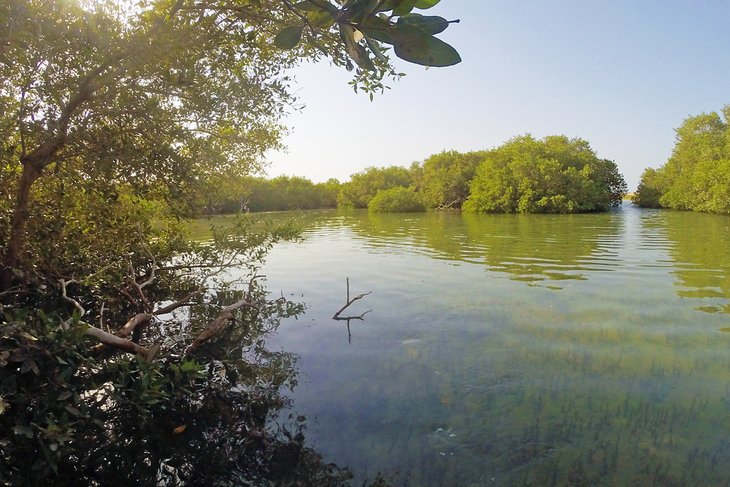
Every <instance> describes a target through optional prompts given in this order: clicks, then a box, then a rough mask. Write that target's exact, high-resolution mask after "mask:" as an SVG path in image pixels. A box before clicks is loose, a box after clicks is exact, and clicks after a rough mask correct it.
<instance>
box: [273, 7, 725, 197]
mask: <svg viewBox="0 0 730 487" xmlns="http://www.w3.org/2000/svg"><path fill="white" fill-rule="evenodd" d="M423 13H424V14H426V13H427V14H429V15H431V14H432V15H441V16H443V17H445V18H447V19H449V20H451V19H460V23H458V24H452V25H451V26H450V27H449V28H448V29H447V30H446V31H445V32H443V33H442V34H439V37H440V38H441V39H443V40H444V41H446V42H448V43H449V44H451V45H452V46H454V47H455V48H456V49H457V50H458V51H459V53H460V54H461V57H462V62H461V63H460V64H458V65H456V66H452V67H447V68H429V69H426V68H423V67H422V66H417V65H414V64H409V63H406V62H403V61H401V60H396V61H395V64H396V67H397V70H398V71H401V72H404V73H406V76H405V77H403V78H402V79H400V80H399V81H393V82H390V83H389V85H390V88H391V89H390V90H386V92H385V93H384V94H382V95H378V96H376V97H375V100H374V101H372V102H371V101H370V99H369V98H368V96H367V95H365V94H362V93H360V94H356V93H354V92H353V90H352V88H351V87H350V86H349V85H348V84H347V82H348V81H349V80H350V76H349V75H348V73H347V72H346V71H344V70H342V69H339V68H336V67H334V66H330V65H329V64H328V63H326V62H325V63H318V64H305V65H303V66H301V67H299V68H297V69H296V70H295V71H294V73H293V74H294V75H295V76H296V80H297V87H296V93H297V96H298V97H299V101H300V102H301V103H302V104H304V105H305V107H304V108H303V109H302V110H300V111H294V112H293V113H291V114H290V116H289V117H288V118H287V119H286V120H285V123H286V124H287V125H288V126H289V127H290V131H289V133H288V135H287V136H285V138H284V141H283V142H284V144H285V145H286V146H287V149H286V151H282V152H272V153H269V154H268V155H267V158H268V160H269V162H270V165H269V167H268V170H267V174H268V175H269V176H272V177H273V176H278V175H281V174H285V175H290V176H291V175H296V176H304V177H307V178H309V179H311V180H312V181H315V182H320V181H325V180H327V179H329V178H337V179H339V180H340V181H346V180H348V179H349V176H350V175H351V174H353V173H356V172H359V171H361V170H363V169H365V168H366V167H369V166H389V165H401V166H408V165H410V164H411V163H412V162H414V161H423V160H425V159H426V158H427V157H428V156H429V155H431V154H434V153H438V152H441V151H444V150H458V151H462V152H463V151H471V150H481V149H490V148H493V147H497V146H499V145H501V144H502V143H504V142H505V141H507V140H508V139H510V138H512V137H514V136H517V135H523V134H526V133H530V134H532V135H533V136H535V137H544V136H547V135H567V136H569V137H580V138H583V139H585V140H587V141H588V142H590V144H591V147H592V148H593V149H594V150H595V151H596V153H597V154H598V156H599V157H601V158H606V159H611V160H613V161H615V162H616V164H617V165H618V167H619V170H620V171H621V173H622V174H623V175H624V178H625V179H626V182H627V183H628V187H629V190H630V191H631V190H633V189H634V188H635V187H636V185H637V184H638V182H639V178H640V176H641V173H642V171H643V170H644V169H645V168H647V167H658V166H660V165H662V164H664V163H665V162H666V160H667V158H668V157H669V156H670V154H671V151H672V148H673V146H674V141H675V132H674V129H675V128H677V127H678V126H679V125H681V123H682V121H683V120H684V119H686V118H687V117H688V116H691V115H697V114H699V113H702V112H711V111H719V110H720V109H721V108H722V107H723V106H724V105H726V104H730V62H728V52H729V51H730V1H729V0H718V1H702V0H694V1H679V0H632V1H624V0H610V1H609V0H603V1H594V0H575V1H573V0H566V1H557V0H521V1H516V0H502V1H492V0H442V1H441V3H440V4H439V5H437V6H436V7H434V8H432V9H430V10H428V11H424V12H423Z"/></svg>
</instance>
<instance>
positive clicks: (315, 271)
mask: <svg viewBox="0 0 730 487" xmlns="http://www.w3.org/2000/svg"><path fill="white" fill-rule="evenodd" d="M270 216H272V215H270ZM272 217H273V218H275V219H282V218H294V219H295V220H297V221H298V222H299V223H300V224H301V226H302V227H303V228H304V232H303V241H302V242H298V243H297V242H286V243H281V244H277V246H276V247H275V248H274V249H273V251H272V252H271V253H270V255H269V257H268V259H267V262H266V264H265V265H264V267H263V269H262V271H261V272H262V273H263V274H265V275H266V277H267V283H268V287H269V289H270V291H272V292H273V293H274V294H279V293H282V294H283V295H284V296H285V297H287V298H290V299H293V300H296V301H302V302H304V303H306V305H307V310H306V313H305V314H304V315H301V316H300V317H299V318H298V319H296V320H295V319H290V320H288V321H284V322H282V324H281V325H280V327H279V329H278V332H277V333H275V334H273V335H271V336H269V337H268V339H267V340H268V346H269V348H272V349H275V350H285V351H288V352H292V353H293V354H295V355H296V356H297V357H298V362H297V370H298V374H299V379H298V385H297V386H296V387H295V388H294V389H293V390H292V391H291V393H290V395H291V398H292V411H294V412H296V414H298V415H303V416H306V417H307V418H308V423H307V430H306V431H305V436H306V441H307V443H308V444H309V445H311V446H313V447H315V448H316V449H317V450H319V451H320V452H322V454H323V455H324V459H325V460H326V461H327V462H334V463H336V464H337V465H340V466H347V467H349V468H351V469H352V471H353V473H354V475H355V479H354V481H353V485H360V483H361V482H362V481H363V480H365V479H370V480H373V479H374V478H375V477H376V476H377V475H378V474H380V475H382V477H383V478H385V479H386V480H387V481H388V482H389V483H391V484H393V485H414V486H421V485H425V486H428V485H433V486H448V485H459V486H463V485H467V486H468V485H505V486H511V485H540V486H543V485H592V486H593V485H726V484H727V483H728V479H730V464H728V462H727V458H730V434H728V432H730V333H727V331H728V330H730V319H729V318H730V250H728V249H730V218H728V217H726V216H718V215H708V214H698V213H689V212H675V211H668V210H642V209H637V208H634V207H631V206H630V205H628V204H626V203H624V205H623V206H622V207H621V208H618V209H615V210H613V211H610V212H607V213H600V214H586V215H459V214H454V213H427V214H409V215H374V214H369V213H367V212H365V211H361V212H357V211H356V212H343V211H330V212H301V213H283V214H275V215H273V216H272ZM347 277H349V279H350V286H351V293H352V294H353V295H354V294H359V293H364V292H368V291H372V294H370V295H368V296H366V297H364V298H363V299H362V300H359V301H357V302H355V303H354V304H353V305H352V306H351V307H350V308H348V310H346V312H345V313H343V314H344V315H346V314H347V313H348V312H351V314H355V315H359V314H361V313H363V312H365V311H368V310H372V311H370V312H369V313H367V314H366V315H365V316H364V320H362V321H359V320H352V321H351V322H350V323H349V326H348V323H347V322H345V321H334V320H332V319H331V318H332V315H333V313H334V312H335V311H337V310H338V309H339V308H340V307H341V306H342V305H343V304H344V303H345V279H346V278H347Z"/></svg>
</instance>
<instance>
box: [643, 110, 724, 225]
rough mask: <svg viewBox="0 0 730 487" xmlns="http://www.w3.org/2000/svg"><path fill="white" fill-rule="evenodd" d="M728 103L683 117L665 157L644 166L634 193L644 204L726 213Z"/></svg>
mask: <svg viewBox="0 0 730 487" xmlns="http://www.w3.org/2000/svg"><path fill="white" fill-rule="evenodd" d="M729 119H730V106H727V107H725V108H724V109H723V111H722V115H720V114H718V113H716V112H711V113H702V114H700V115H696V116H692V117H689V118H687V119H686V120H685V121H684V122H683V123H682V125H681V126H680V127H679V128H678V129H677V130H676V142H675V145H674V150H673V151H672V155H671V156H670V158H669V160H668V161H667V162H666V163H665V164H664V165H663V166H661V167H660V168H658V169H651V168H649V169H647V170H645V171H644V173H643V174H642V176H641V182H640V183H639V187H638V189H637V192H636V194H635V196H634V203H636V204H637V205H639V206H645V207H666V208H676V209H680V210H695V211H706V212H712V213H730V145H729V144H728V140H730V124H729V123H728V120H729Z"/></svg>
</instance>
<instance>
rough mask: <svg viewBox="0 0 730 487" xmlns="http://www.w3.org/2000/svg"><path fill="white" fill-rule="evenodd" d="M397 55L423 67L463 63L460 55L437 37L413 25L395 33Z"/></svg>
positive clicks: (397, 29) (402, 26)
mask: <svg viewBox="0 0 730 487" xmlns="http://www.w3.org/2000/svg"><path fill="white" fill-rule="evenodd" d="M393 37H394V39H395V43H394V44H393V46H394V47H395V54H396V56H398V57H399V58H401V59H404V60H406V61H409V62H412V63H415V64H421V65H423V66H436V67H443V66H453V65H454V64H458V63H460V62H461V56H459V53H458V52H457V51H456V49H454V48H453V47H451V46H450V45H448V44H447V43H445V42H444V41H442V40H441V39H437V38H436V37H434V36H432V35H430V34H428V33H426V32H424V31H422V30H421V29H419V28H418V27H413V26H412V25H399V26H397V28H396V29H394V31H393Z"/></svg>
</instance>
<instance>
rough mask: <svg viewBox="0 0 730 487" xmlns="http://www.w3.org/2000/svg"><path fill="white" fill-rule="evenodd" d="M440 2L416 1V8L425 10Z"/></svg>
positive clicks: (435, 0) (437, 0)
mask: <svg viewBox="0 0 730 487" xmlns="http://www.w3.org/2000/svg"><path fill="white" fill-rule="evenodd" d="M440 1H441V0H417V1H416V8H419V9H421V10H426V9H427V8H431V7H433V6H434V5H436V4H437V3H439V2H440Z"/></svg>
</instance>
